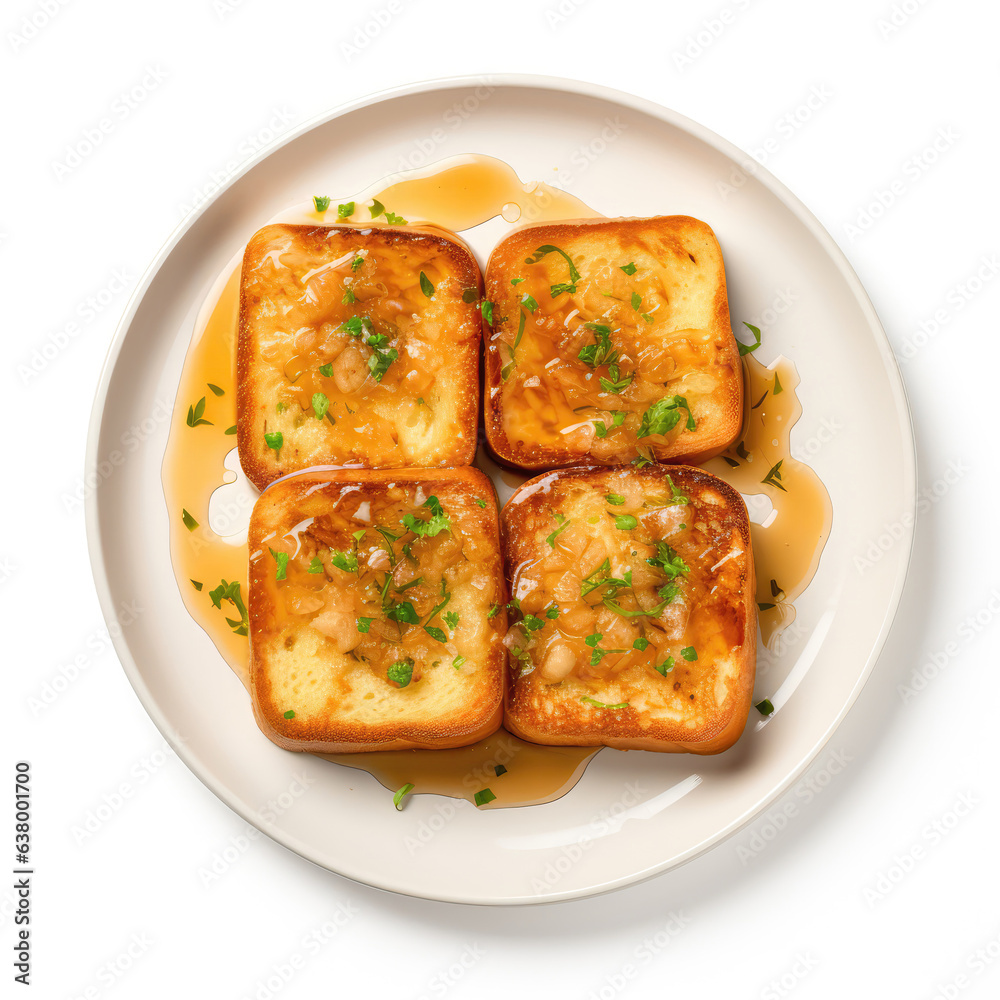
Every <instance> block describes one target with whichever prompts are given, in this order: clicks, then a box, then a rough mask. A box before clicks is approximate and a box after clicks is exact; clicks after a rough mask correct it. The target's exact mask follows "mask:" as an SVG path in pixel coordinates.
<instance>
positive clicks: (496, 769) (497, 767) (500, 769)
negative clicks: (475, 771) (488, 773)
mask: <svg viewBox="0 0 1000 1000" xmlns="http://www.w3.org/2000/svg"><path fill="white" fill-rule="evenodd" d="M493 773H494V774H495V775H496V776H497V777H498V778H499V777H500V775H501V774H506V773H507V768H505V767H504V766H503V764H494V765H493Z"/></svg>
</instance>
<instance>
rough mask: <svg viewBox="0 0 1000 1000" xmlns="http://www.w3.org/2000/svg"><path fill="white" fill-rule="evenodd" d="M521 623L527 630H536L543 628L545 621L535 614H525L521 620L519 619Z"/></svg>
mask: <svg viewBox="0 0 1000 1000" xmlns="http://www.w3.org/2000/svg"><path fill="white" fill-rule="evenodd" d="M521 624H522V625H523V626H524V627H525V628H526V629H527V630H528V631H529V632H537V631H538V630H539V629H542V628H545V622H543V621H542V619H541V618H538V617H536V616H535V615H525V616H524V618H523V620H522V621H521Z"/></svg>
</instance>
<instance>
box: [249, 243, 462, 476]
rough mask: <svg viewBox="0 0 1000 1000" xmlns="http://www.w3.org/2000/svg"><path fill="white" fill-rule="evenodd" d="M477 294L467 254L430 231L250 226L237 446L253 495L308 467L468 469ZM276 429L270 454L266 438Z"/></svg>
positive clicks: (458, 246) (459, 245) (460, 246)
mask: <svg viewBox="0 0 1000 1000" xmlns="http://www.w3.org/2000/svg"><path fill="white" fill-rule="evenodd" d="M359 260H360V262H361V263H360V265H359V266H357V267H354V264H355V263H356V262H357V261H359ZM421 273H423V274H424V275H425V277H426V278H427V280H429V281H430V282H431V287H432V288H433V294H432V295H431V296H428V295H427V294H426V292H425V291H424V287H425V286H423V285H422V282H421V279H420V275H421ZM481 287H482V278H481V276H480V273H479V267H478V265H477V264H476V261H475V258H474V257H473V256H472V254H471V253H470V252H469V250H468V248H467V247H466V246H465V245H464V244H463V243H462V242H461V241H460V240H459V239H458V237H454V238H447V237H446V236H445V235H444V234H443V233H442V231H440V230H434V231H429V230H421V229H418V228H416V227H390V226H373V227H372V228H370V229H360V228H358V227H354V226H347V225H333V226H301V225H300V226H293V225H271V226H266V227H265V228H264V229H261V230H260V231H259V232H257V233H256V234H255V235H254V236H253V237H252V238H251V239H250V242H249V243H248V244H247V249H246V252H245V254H244V258H243V270H242V276H241V285H240V317H239V343H238V348H237V361H236V373H237V421H236V423H237V445H238V448H239V456H240V463H241V465H242V466H243V470H244V472H245V473H246V474H247V477H248V478H249V479H250V481H251V482H252V483H253V484H254V485H255V486H256V487H257V488H258V489H263V488H264V487H265V486H267V485H268V483H270V482H273V481H274V480H275V479H277V478H278V477H280V476H282V475H286V474H288V473H291V472H295V471H298V470H300V469H303V468H307V467H309V466H315V465H347V466H353V467H364V468H403V467H423V468H430V467H449V466H459V465H468V464H471V462H472V460H473V458H474V456H475V450H476V439H477V430H476V425H477V416H478V409H479V344H480V341H481V314H480V311H479V308H478V298H479V292H480V289H481ZM469 290H471V291H469ZM464 292H467V293H468V294H467V295H466V298H468V299H470V300H471V301H464V300H463V293H464ZM472 292H474V293H475V294H474V296H473V295H472ZM352 295H353V296H354V298H353V299H352V298H351V296H352ZM361 317H364V318H366V320H367V323H366V325H365V326H363V327H358V326H357V323H358V322H360V320H361ZM348 323H354V324H355V327H354V329H353V330H352V329H351V328H350V326H349V325H347V324H348ZM380 338H381V339H380ZM370 339H372V342H371V343H370V342H369V340H370ZM393 351H395V352H396V357H395V358H394V359H392V352H393ZM380 359H381V365H380V364H379V363H378V362H379V361H380ZM372 365H375V367H374V370H373V369H372V367H371V366H372ZM383 367H384V371H383V370H381V369H382V368H383ZM379 379H380V380H379ZM317 393H321V394H322V395H323V396H325V397H326V399H327V400H328V401H329V408H328V410H327V411H326V412H325V414H323V413H317V411H316V409H315V408H314V405H313V398H314V396H315V394H317ZM322 405H323V404H322V402H320V407H321V408H322ZM275 432H279V433H280V434H281V435H282V441H281V445H280V448H275V447H270V446H269V445H268V443H267V439H266V438H265V434H271V435H274V434H275ZM271 440H272V441H274V440H275V439H274V438H273V437H272V439H271Z"/></svg>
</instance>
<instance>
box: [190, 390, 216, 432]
mask: <svg viewBox="0 0 1000 1000" xmlns="http://www.w3.org/2000/svg"><path fill="white" fill-rule="evenodd" d="M204 413H205V397H204V396H202V397H201V399H199V400H198V402H197V403H195V404H194V406H189V407H188V412H187V425H188V427H197V426H198V425H199V424H208V425H209V427H211V426H212V421H211V420H205V419H204Z"/></svg>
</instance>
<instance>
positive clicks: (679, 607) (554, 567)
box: [502, 466, 757, 754]
mask: <svg viewBox="0 0 1000 1000" xmlns="http://www.w3.org/2000/svg"><path fill="white" fill-rule="evenodd" d="M502 525H503V527H502V537H503V544H504V553H505V557H506V560H507V565H508V567H510V568H511V570H512V573H513V579H512V582H511V591H512V593H513V595H514V598H516V601H515V602H514V603H515V606H516V604H517V602H519V603H520V611H521V614H522V615H523V617H522V618H521V620H520V621H519V622H518V623H517V624H515V625H513V626H512V627H511V628H510V630H509V632H508V634H507V637H506V640H505V641H506V643H507V647H508V650H509V651H510V668H511V669H510V679H509V682H508V689H507V697H506V713H505V720H506V726H507V728H508V729H510V731H511V732H513V733H515V734H517V735H518V736H522V737H523V738H524V739H526V740H532V741H534V742H535V743H549V744H558V745H570V746H596V745H604V746H611V747H618V748H619V749H623V750H627V749H635V750H660V751H666V752H678V751H690V752H692V753H701V754H707V753H718V752H719V751H721V750H725V749H726V748H727V747H729V746H731V745H732V744H733V743H734V742H735V741H736V739H737V738H738V737H739V735H740V733H741V732H742V731H743V727H744V725H745V723H746V719H747V713H748V711H749V708H750V699H751V694H752V691H753V681H754V668H755V664H756V644H757V606H756V604H755V603H754V567H753V555H752V552H751V549H750V525H749V521H748V519H747V512H746V508H745V507H744V505H743V500H742V498H741V497H740V495H739V494H738V493H736V492H735V491H734V490H733V489H732V488H730V487H729V486H727V485H726V484H725V483H724V482H722V480H720V479H717V478H716V477H715V476H711V475H709V474H708V473H706V472H702V471H701V470H700V469H692V468H689V467H687V466H676V467H664V466H648V467H646V468H641V469H636V468H631V467H624V468H619V469H604V468H599V467H596V466H585V467H578V468H573V469H565V470H563V471H558V472H552V473H549V474H548V475H545V476H538V477H536V478H535V479H532V480H529V481H528V482H527V483H525V484H524V486H522V487H521V488H520V489H519V490H518V491H517V493H515V494H514V495H513V496H512V497H511V498H510V500H509V501H508V503H507V505H506V506H505V507H504V510H503V515H502Z"/></svg>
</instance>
